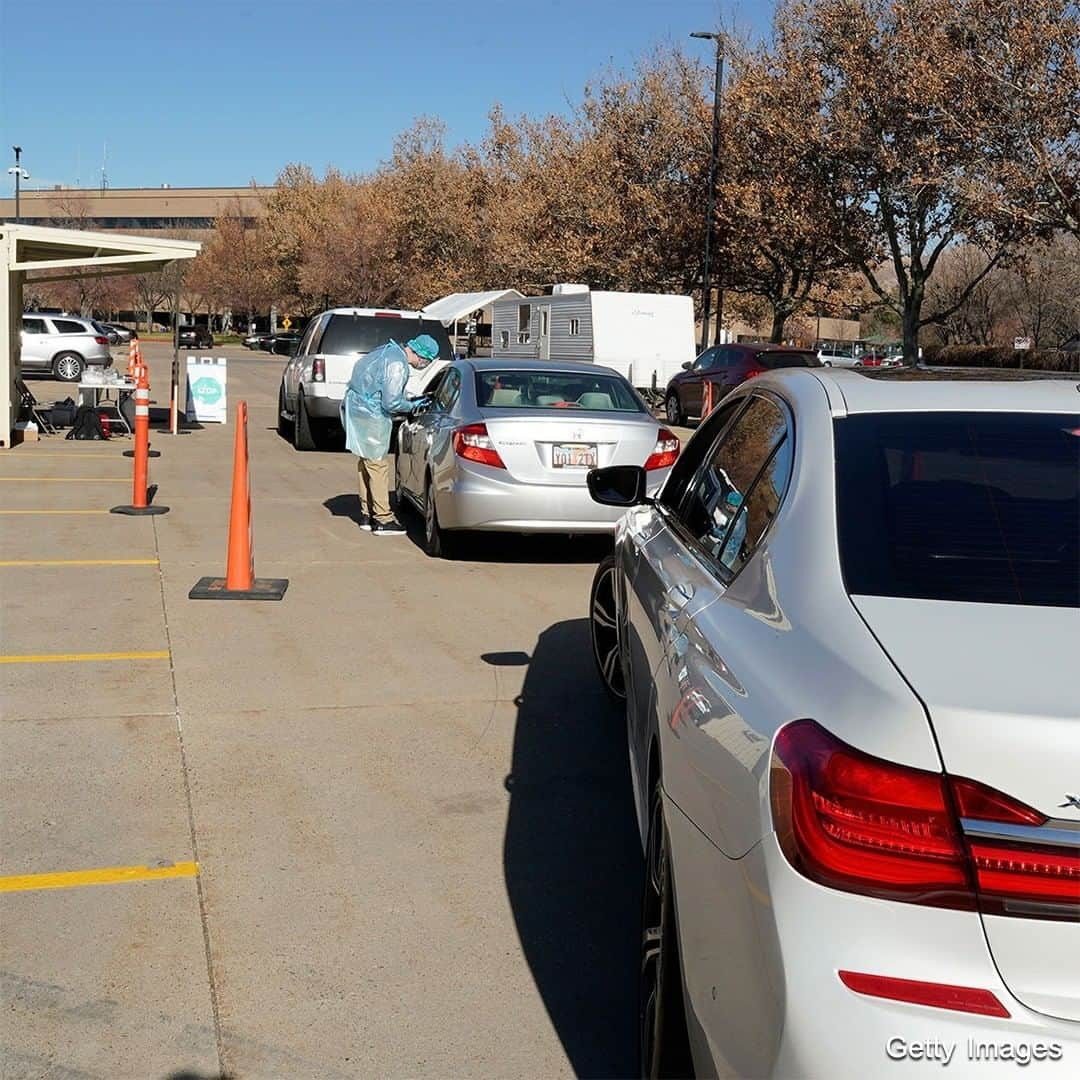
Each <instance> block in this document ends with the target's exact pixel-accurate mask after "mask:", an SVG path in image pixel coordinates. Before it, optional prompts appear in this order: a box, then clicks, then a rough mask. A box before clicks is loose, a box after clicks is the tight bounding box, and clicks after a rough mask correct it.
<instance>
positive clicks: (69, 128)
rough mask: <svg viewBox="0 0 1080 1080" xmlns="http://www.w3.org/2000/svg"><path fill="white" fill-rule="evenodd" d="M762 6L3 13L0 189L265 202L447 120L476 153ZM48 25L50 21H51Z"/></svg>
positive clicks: (339, 4) (364, 5)
mask: <svg viewBox="0 0 1080 1080" xmlns="http://www.w3.org/2000/svg"><path fill="white" fill-rule="evenodd" d="M772 10H773V3H772V0H541V2H539V3H522V2H520V0H519V2H514V0H457V2H447V0H351V2H349V0H308V2H307V3H304V2H303V0H288V2H285V0H213V2H210V0H171V2H170V0H98V2H97V3H94V2H92V0H91V2H89V3H88V2H87V0H53V3H50V4H49V5H48V6H47V8H45V9H39V8H37V7H36V6H35V5H33V4H29V3H26V2H24V0H0V41H3V43H4V44H3V50H2V52H0V161H3V162H4V169H5V171H4V172H3V173H0V177H2V183H0V190H2V191H3V192H4V194H10V193H11V190H12V185H11V179H12V178H11V177H10V176H9V175H8V174H7V173H6V168H7V166H9V165H10V164H11V163H12V153H11V150H10V147H11V145H12V144H15V143H18V144H20V145H21V146H22V147H23V166H24V168H26V169H28V170H29V172H30V173H31V177H32V178H31V180H30V181H29V182H28V183H27V187H31V188H34V187H38V186H41V187H51V186H52V185H53V184H61V183H62V184H67V185H73V184H75V183H76V181H79V182H80V185H81V186H84V187H96V186H98V185H99V184H100V181H101V168H102V158H103V154H104V156H105V164H106V169H107V175H108V182H109V186H110V187H143V186H148V187H155V186H158V185H160V184H164V183H167V184H170V185H172V186H173V187H185V186H196V185H200V184H207V185H231V184H246V183H248V182H250V181H251V180H256V181H258V182H259V183H270V182H272V181H273V179H274V177H275V176H276V175H277V173H278V172H279V170H280V169H281V167H282V166H283V165H285V164H286V163H288V162H290V161H302V162H306V163H307V164H309V165H311V166H312V167H313V168H314V169H315V170H316V171H317V172H320V173H321V172H322V171H323V170H324V169H325V168H326V166H327V165H336V166H337V167H338V168H341V169H343V170H345V171H366V170H369V169H371V168H373V167H375V166H376V165H377V164H378V163H379V161H381V160H383V159H385V158H386V157H387V156H388V155H389V152H390V147H391V144H392V142H393V139H394V136H395V135H396V134H397V132H399V131H401V130H402V129H403V128H405V127H407V126H408V125H409V124H410V123H411V122H412V121H413V119H415V118H416V117H417V116H421V115H431V116H438V117H441V118H442V119H443V120H444V121H445V123H446V125H447V128H448V137H449V141H450V143H451V144H456V143H458V142H461V141H464V140H477V139H479V138H480V137H482V135H483V133H484V130H485V128H486V119H487V113H488V110H489V109H490V107H491V106H492V104H494V103H495V102H501V104H502V105H503V107H504V109H505V110H506V111H507V113H509V114H511V115H517V114H519V113H527V114H529V115H543V114H546V113H549V112H561V111H565V110H566V109H567V107H568V102H572V101H576V100H577V99H578V98H579V96H580V93H581V89H582V87H583V85H584V84H585V82H586V81H587V80H588V79H589V78H590V77H592V76H595V75H597V74H599V73H601V72H602V71H603V70H604V69H605V68H606V67H608V66H609V65H612V64H613V65H615V66H616V67H619V68H630V67H631V66H632V65H633V63H634V61H635V59H636V58H638V57H640V56H641V55H643V54H644V53H646V52H647V51H648V50H649V49H650V47H651V46H652V45H654V44H656V43H657V42H663V41H678V42H684V43H685V44H686V46H687V49H688V50H699V51H702V52H703V53H705V54H706V55H707V54H708V46H707V44H706V43H705V42H690V41H689V40H688V38H687V35H688V34H689V32H690V31H691V30H707V29H712V28H714V27H715V26H716V25H717V24H718V21H719V20H720V19H721V18H725V19H726V20H727V22H728V24H729V25H731V24H734V25H735V26H736V27H737V28H738V29H741V30H742V31H744V32H747V33H751V34H753V33H757V34H762V33H764V32H766V31H767V29H768V24H769V21H770V19H771V17H772ZM46 11H47V14H43V12H46Z"/></svg>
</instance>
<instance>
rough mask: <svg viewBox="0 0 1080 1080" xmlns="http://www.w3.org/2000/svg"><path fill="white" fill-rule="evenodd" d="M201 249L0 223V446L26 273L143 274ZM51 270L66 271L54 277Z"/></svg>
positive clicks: (6, 426) (11, 396) (185, 243)
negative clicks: (0, 279) (0, 278)
mask: <svg viewBox="0 0 1080 1080" xmlns="http://www.w3.org/2000/svg"><path fill="white" fill-rule="evenodd" d="M201 250H202V244H200V243H197V242H196V241H193V240H172V239H165V238H163V237H162V238H159V237H154V236H131V235H128V234H126V233H111V232H90V231H85V230H79V229H53V228H49V227H47V226H44V225H14V224H11V223H9V222H3V223H0V274H2V275H3V280H2V281H0V447H10V446H11V430H12V426H13V424H14V421H15V407H16V403H17V402H18V400H19V399H18V395H17V394H16V393H15V380H16V379H17V378H20V377H21V375H22V363H21V358H20V356H19V349H20V344H21V338H20V332H21V330H22V311H23V288H24V286H25V285H26V280H27V275H28V274H31V273H32V274H35V275H37V274H42V272H44V274H43V275H42V276H35V277H34V278H33V279H32V280H33V281H34V282H42V283H45V282H50V281H64V280H70V279H71V278H73V277H111V276H113V275H114V274H140V273H142V274H145V273H147V272H148V271H151V270H161V269H163V268H164V267H166V266H168V265H169V264H170V263H174V262H177V261H179V260H182V259H194V258H195V256H196V255H198V254H199V252H200V251H201ZM57 270H64V271H68V272H67V273H63V274H58V273H55V271H57ZM71 271H78V272H77V273H72V272H71Z"/></svg>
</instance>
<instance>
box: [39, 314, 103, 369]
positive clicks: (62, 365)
mask: <svg viewBox="0 0 1080 1080" xmlns="http://www.w3.org/2000/svg"><path fill="white" fill-rule="evenodd" d="M21 340H22V349H21V355H22V369H23V371H24V372H25V373H26V374H31V373H34V374H51V375H53V377H54V378H57V379H60V380H61V381H63V382H78V381H79V380H80V379H81V378H82V375H83V372H84V371H85V370H86V368H87V366H89V365H94V366H95V367H109V366H110V365H111V364H112V353H111V352H110V351H109V339H108V338H107V337H106V336H105V335H104V334H102V333H100V332H99V331H98V330H97V329H95V327H94V325H93V323H92V322H91V321H90V320H89V319H78V318H75V317H74V316H64V317H62V318H61V317H60V316H58V315H38V314H34V315H23V317H22V337H21Z"/></svg>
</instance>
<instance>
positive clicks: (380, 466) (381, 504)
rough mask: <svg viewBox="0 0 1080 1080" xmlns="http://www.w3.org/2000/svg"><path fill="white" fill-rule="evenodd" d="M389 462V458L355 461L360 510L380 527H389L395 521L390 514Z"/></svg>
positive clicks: (359, 458)
mask: <svg viewBox="0 0 1080 1080" xmlns="http://www.w3.org/2000/svg"><path fill="white" fill-rule="evenodd" d="M390 462H391V458H390V457H389V456H387V457H384V458H362V457H358V458H357V459H356V472H357V485H356V486H357V489H358V491H359V493H360V509H361V511H362V512H364V513H366V514H367V516H368V518H369V519H372V520H374V521H377V522H378V523H379V524H380V525H389V524H390V523H391V522H392V521H394V520H395V518H394V515H393V514H392V513H390Z"/></svg>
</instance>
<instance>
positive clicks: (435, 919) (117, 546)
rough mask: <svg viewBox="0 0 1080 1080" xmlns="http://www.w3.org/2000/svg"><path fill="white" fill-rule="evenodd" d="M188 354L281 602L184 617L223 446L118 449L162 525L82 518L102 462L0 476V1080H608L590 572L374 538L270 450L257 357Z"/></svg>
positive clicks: (617, 977) (594, 550) (616, 798)
mask: <svg viewBox="0 0 1080 1080" xmlns="http://www.w3.org/2000/svg"><path fill="white" fill-rule="evenodd" d="M213 352H214V354H215V355H227V356H228V357H229V398H230V414H231V413H232V411H233V409H234V408H235V403H236V401H237V400H239V399H240V398H244V399H246V400H247V402H248V406H249V410H250V437H251V456H252V482H253V511H254V537H255V561H256V569H257V571H258V574H259V575H260V576H266V577H285V578H288V579H289V589H288V592H287V594H286V596H285V598H284V600H283V601H282V602H280V603H231V602H218V603H214V602H200V601H191V600H188V598H187V593H188V590H189V589H190V588H191V586H192V585H193V584H194V582H195V581H196V580H197V579H198V578H199V577H201V576H203V575H206V574H221V573H223V572H224V569H225V552H226V530H227V523H228V514H229V482H230V468H231V455H232V439H233V427H232V424H231V422H230V424H229V425H227V426H225V427H209V426H208V427H205V428H203V429H202V430H197V431H192V432H190V433H188V434H182V435H180V436H178V437H171V436H168V435H164V434H158V433H156V431H155V432H154V433H153V434H152V436H151V439H152V443H153V445H154V447H155V449H159V450H160V451H161V455H162V456H161V457H160V458H158V459H155V460H153V461H152V462H151V479H152V481H153V482H154V483H156V484H158V485H159V490H158V493H157V497H156V501H157V502H159V503H162V504H165V505H167V506H169V507H170V512H169V513H168V514H167V515H163V516H160V517H152V518H151V517H147V518H127V517H120V516H115V515H110V514H108V513H107V510H108V508H109V507H110V506H113V505H116V504H118V503H126V502H128V501H130V497H131V461H130V459H127V458H124V457H123V456H122V450H123V449H125V448H128V447H130V445H131V444H130V440H118V441H113V442H108V443H89V442H83V443H78V442H71V441H64V440H63V439H62V437H53V438H51V439H47V440H43V441H41V442H39V443H36V444H30V445H25V446H22V447H18V448H16V449H15V450H13V451H10V452H4V453H3V454H2V456H0V492H2V496H0V510H2V512H0V545H2V548H0V550H2V552H3V554H2V562H0V583H2V584H0V637H2V643H0V653H2V654H3V655H0V681H2V688H0V700H2V715H0V777H2V783H0V792H2V794H0V800H2V802H0V819H2V824H0V853H2V855H0V857H2V860H3V862H2V864H0V892H2V895H0V922H2V933H0V954H2V957H0V995H2V1000H3V1004H4V1009H3V1011H2V1014H0V1015H2V1019H0V1075H2V1076H3V1077H4V1078H22V1077H46V1076H47V1077H63V1078H76V1077H79V1078H81V1077H127V1076H139V1077H175V1078H179V1077H188V1078H193V1077H211V1076H222V1075H227V1076H237V1077H242V1076H251V1077H261V1076H294V1077H307V1076H310V1077H338V1076H355V1075H364V1076H374V1075H379V1076H406V1075H407V1076H417V1075H423V1076H448V1075H456V1076H465V1075H485V1076H487V1075H503V1076H510V1075H515V1076H545V1077H547V1076H556V1075H568V1074H579V1075H628V1074H630V1073H632V1072H633V1071H634V1070H635V1069H636V1047H635V1043H636V979H637V973H636V951H635V950H636V937H637V933H638V878H639V874H640V870H639V862H640V851H639V845H638V841H637V836H636V832H635V827H634V824H633V817H632V810H631V803H630V791H629V783H628V779H627V775H626V750H625V743H624V736H623V731H622V727H621V717H620V715H619V712H618V710H617V709H616V708H614V707H613V706H612V705H611V704H610V703H609V702H608V700H607V699H606V697H605V695H604V693H603V691H602V689H601V686H600V683H599V681H598V678H597V677H596V675H595V673H594V670H593V665H592V659H591V655H590V648H589V639H588V625H587V621H586V614H587V597H588V587H589V583H590V580H591V576H592V572H593V567H594V566H595V564H596V562H597V560H598V559H599V558H600V557H602V555H603V553H604V551H605V550H606V544H607V542H606V541H600V542H597V541H596V540H577V541H570V540H565V539H561V538H549V539H541V538H533V539H522V538H492V539H489V540H487V541H485V542H484V543H482V544H480V545H478V546H477V547H476V548H475V549H474V551H473V552H472V553H471V555H472V557H470V558H467V559H465V560H463V561H459V562H439V561H434V560H431V559H428V558H427V557H426V556H425V555H424V554H423V552H422V551H421V549H420V547H419V544H418V540H419V535H420V531H421V527H420V523H419V521H415V522H413V525H412V526H411V529H412V533H413V535H412V536H411V537H410V538H394V539H391V538H378V537H373V536H372V535H371V534H369V533H366V532H363V531H361V530H360V529H358V528H357V525H356V521H355V520H354V516H355V514H356V513H357V512H358V503H357V500H356V498H355V484H356V470H355V465H354V460H353V458H352V457H351V456H350V455H348V454H345V453H312V454H298V453H296V452H295V451H294V450H293V449H292V448H291V446H289V445H288V444H286V443H285V442H284V441H282V440H281V439H280V438H279V437H278V436H277V434H276V432H275V431H274V427H275V406H276V393H277V386H278V379H279V375H280V370H281V366H282V363H283V361H282V360H281V358H279V357H269V356H265V355H262V354H251V353H247V352H245V351H244V350H242V349H224V350H222V349H215V350H213ZM145 353H146V355H147V359H148V360H149V363H150V371H151V388H152V398H153V399H154V400H155V401H156V402H157V405H158V406H159V407H160V406H163V405H165V404H167V400H168V371H169V362H170V360H171V350H170V349H169V348H168V347H166V346H163V345H154V344H150V345H148V346H147V347H146V349H145ZM31 386H32V388H33V389H35V391H36V392H37V394H38V396H39V397H41V398H45V399H50V400H51V399H52V398H55V397H63V396H64V394H65V390H64V388H63V387H62V386H60V385H59V384H57V383H45V382H42V383H32V384H31ZM155 415H156V416H160V412H156V413H155ZM158 427H160V424H159V423H153V424H152V429H156V428H158ZM51 875H69V876H66V877H59V878H57V877H52V876H51ZM55 886H62V887H55Z"/></svg>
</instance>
